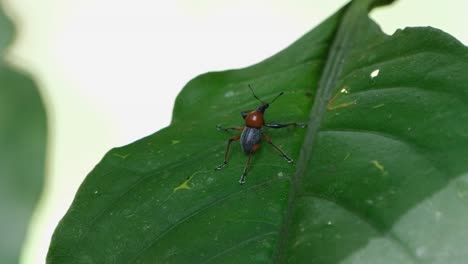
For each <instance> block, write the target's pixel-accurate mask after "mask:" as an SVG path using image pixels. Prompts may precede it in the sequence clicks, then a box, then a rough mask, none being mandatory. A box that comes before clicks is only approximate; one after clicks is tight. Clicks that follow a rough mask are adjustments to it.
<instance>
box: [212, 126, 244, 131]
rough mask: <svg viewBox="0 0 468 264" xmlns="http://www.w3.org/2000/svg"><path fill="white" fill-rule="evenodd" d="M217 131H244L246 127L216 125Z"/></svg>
mask: <svg viewBox="0 0 468 264" xmlns="http://www.w3.org/2000/svg"><path fill="white" fill-rule="evenodd" d="M216 129H217V130H218V131H221V130H222V131H228V130H239V131H242V130H244V127H223V126H221V125H216Z"/></svg>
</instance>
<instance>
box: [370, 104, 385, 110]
mask: <svg viewBox="0 0 468 264" xmlns="http://www.w3.org/2000/svg"><path fill="white" fill-rule="evenodd" d="M384 105H385V104H378V105H376V106H374V107H372V108H374V109H376V108H380V107H382V106H384Z"/></svg>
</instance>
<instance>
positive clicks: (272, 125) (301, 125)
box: [265, 123, 307, 128]
mask: <svg viewBox="0 0 468 264" xmlns="http://www.w3.org/2000/svg"><path fill="white" fill-rule="evenodd" d="M265 126H266V127H269V128H283V127H288V126H299V127H302V128H304V127H306V126H307V124H304V123H287V124H265Z"/></svg>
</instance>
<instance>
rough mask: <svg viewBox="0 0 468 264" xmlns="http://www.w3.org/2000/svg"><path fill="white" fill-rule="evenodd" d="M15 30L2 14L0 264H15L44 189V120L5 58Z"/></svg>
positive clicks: (25, 80)
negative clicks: (5, 49)
mask: <svg viewBox="0 0 468 264" xmlns="http://www.w3.org/2000/svg"><path fill="white" fill-rule="evenodd" d="M12 34H13V27H12V24H11V23H10V21H9V19H8V18H7V17H6V16H5V15H4V14H3V12H2V10H1V8H0V49H1V52H0V54H1V55H2V56H1V57H0V234H1V236H2V239H0V260H1V262H2V263H7V264H8V263H18V260H19V254H20V251H21V247H22V244H23V240H24V237H25V234H26V229H27V227H28V224H29V220H30V218H31V215H32V211H33V209H34V206H35V205H36V203H37V201H38V199H39V195H40V192H41V189H42V184H43V179H44V163H45V147H46V115H45V110H44V106H43V104H42V101H41V98H40V96H39V93H38V89H37V87H36V85H35V84H34V82H33V81H32V80H31V78H30V77H29V76H27V75H26V74H24V73H21V72H19V71H18V70H16V69H13V68H12V67H11V66H9V65H8V64H7V63H6V62H5V61H4V58H3V54H4V48H5V47H6V45H7V44H9V43H10V41H11V37H12Z"/></svg>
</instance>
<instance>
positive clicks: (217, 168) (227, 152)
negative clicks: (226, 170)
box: [215, 136, 240, 170]
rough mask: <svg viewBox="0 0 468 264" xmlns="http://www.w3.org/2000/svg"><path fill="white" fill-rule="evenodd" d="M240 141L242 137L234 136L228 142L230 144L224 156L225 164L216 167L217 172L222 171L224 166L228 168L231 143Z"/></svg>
mask: <svg viewBox="0 0 468 264" xmlns="http://www.w3.org/2000/svg"><path fill="white" fill-rule="evenodd" d="M239 139H240V136H234V137H232V138H230V139H229V140H228V144H227V148H226V153H225V154H224V162H223V163H221V164H220V165H218V166H216V168H215V170H220V169H222V168H223V167H224V166H226V164H227V163H228V158H229V149H230V148H231V143H232V142H233V141H237V140H239Z"/></svg>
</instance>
